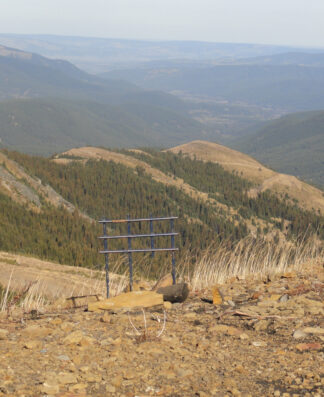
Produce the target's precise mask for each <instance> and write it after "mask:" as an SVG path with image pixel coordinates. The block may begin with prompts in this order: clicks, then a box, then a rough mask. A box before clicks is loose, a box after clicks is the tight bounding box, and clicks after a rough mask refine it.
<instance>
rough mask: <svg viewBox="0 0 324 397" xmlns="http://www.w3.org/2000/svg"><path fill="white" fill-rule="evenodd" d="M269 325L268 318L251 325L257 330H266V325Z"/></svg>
mask: <svg viewBox="0 0 324 397" xmlns="http://www.w3.org/2000/svg"><path fill="white" fill-rule="evenodd" d="M269 325H270V321H269V320H259V321H258V322H256V323H255V324H254V325H253V328H254V329H255V330H256V331H257V332H260V331H266V330H267V328H268V326H269Z"/></svg>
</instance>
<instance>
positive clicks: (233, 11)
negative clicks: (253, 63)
mask: <svg viewBox="0 0 324 397" xmlns="http://www.w3.org/2000/svg"><path fill="white" fill-rule="evenodd" d="M0 32H1V33H45V34H46V33H47V34H59V35H73V36H77V35H79V36H96V37H112V38H114V37H115V38H132V39H166V40H204V41H216V42H217V41H218V42H241V43H242V42H246V43H267V44H291V45H300V46H318V47H324V0H0Z"/></svg>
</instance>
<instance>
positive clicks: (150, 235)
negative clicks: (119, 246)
mask: <svg viewBox="0 0 324 397" xmlns="http://www.w3.org/2000/svg"><path fill="white" fill-rule="evenodd" d="M178 234H179V233H150V234H126V235H122V236H100V237H98V238H100V239H107V240H112V239H119V238H139V237H162V236H177V235H178Z"/></svg>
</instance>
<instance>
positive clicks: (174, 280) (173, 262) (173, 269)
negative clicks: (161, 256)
mask: <svg viewBox="0 0 324 397" xmlns="http://www.w3.org/2000/svg"><path fill="white" fill-rule="evenodd" d="M170 226H171V233H173V232H174V220H173V219H171V220H170ZM174 247H175V246H174V235H172V236H171V248H174ZM172 282H173V285H175V284H176V269H175V254H174V251H172Z"/></svg>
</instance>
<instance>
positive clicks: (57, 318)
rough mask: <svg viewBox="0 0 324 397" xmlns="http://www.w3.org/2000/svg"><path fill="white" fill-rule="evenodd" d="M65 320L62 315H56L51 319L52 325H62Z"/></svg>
mask: <svg viewBox="0 0 324 397" xmlns="http://www.w3.org/2000/svg"><path fill="white" fill-rule="evenodd" d="M62 322H63V320H62V319H61V318H60V317H56V318H54V319H53V320H51V321H50V324H51V325H61V324H62Z"/></svg>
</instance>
